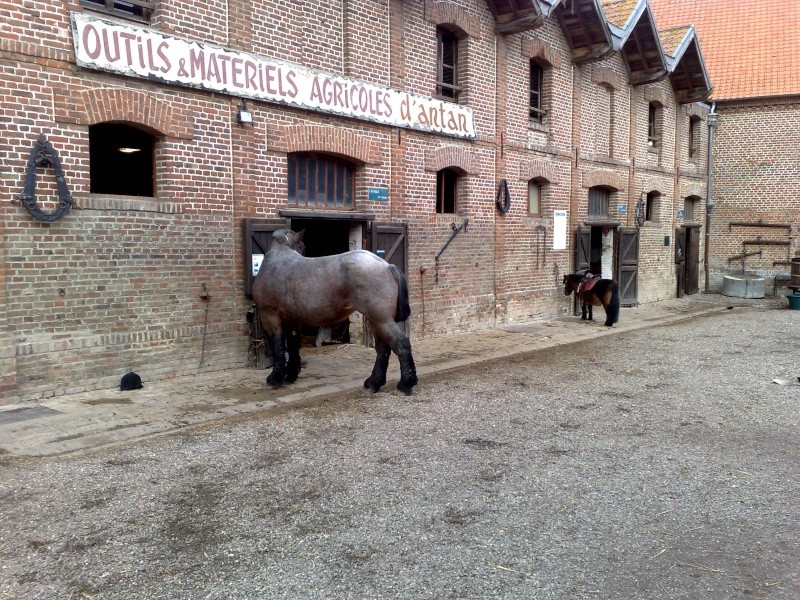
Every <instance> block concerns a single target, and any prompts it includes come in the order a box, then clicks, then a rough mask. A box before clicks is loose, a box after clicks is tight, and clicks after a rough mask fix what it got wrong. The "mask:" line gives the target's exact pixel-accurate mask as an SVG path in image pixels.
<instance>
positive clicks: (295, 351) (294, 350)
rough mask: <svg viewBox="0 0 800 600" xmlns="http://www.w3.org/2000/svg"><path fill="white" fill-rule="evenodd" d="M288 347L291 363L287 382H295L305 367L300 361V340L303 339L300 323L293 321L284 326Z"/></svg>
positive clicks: (288, 368) (288, 366)
mask: <svg viewBox="0 0 800 600" xmlns="http://www.w3.org/2000/svg"><path fill="white" fill-rule="evenodd" d="M284 335H285V337H286V348H287V349H288V351H289V363H288V364H287V366H286V382H287V383H294V382H295V381H297V377H298V376H299V375H300V370H301V369H302V368H303V366H302V363H301V361H300V342H301V340H302V336H301V330H300V325H299V324H296V323H293V324H291V325H287V326H286V327H285V328H284Z"/></svg>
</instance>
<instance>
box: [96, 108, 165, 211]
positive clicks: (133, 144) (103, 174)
mask: <svg viewBox="0 0 800 600" xmlns="http://www.w3.org/2000/svg"><path fill="white" fill-rule="evenodd" d="M154 148H155V139H154V138H153V136H152V135H150V134H149V133H147V132H145V131H142V130H141V129H137V128H136V127H132V126H131V125H126V124H124V123H98V124H97V125H92V126H90V127H89V178H90V184H89V191H90V192H91V193H92V194H119V195H123V196H150V197H152V196H155V195H156V194H155V176H154V173H155V167H154V162H153V156H154Z"/></svg>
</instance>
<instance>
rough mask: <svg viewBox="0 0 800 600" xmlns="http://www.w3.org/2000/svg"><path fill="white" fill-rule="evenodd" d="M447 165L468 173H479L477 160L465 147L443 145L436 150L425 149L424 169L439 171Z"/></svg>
mask: <svg viewBox="0 0 800 600" xmlns="http://www.w3.org/2000/svg"><path fill="white" fill-rule="evenodd" d="M449 167H458V168H459V169H461V170H462V171H464V172H465V173H467V174H468V175H480V169H479V168H478V161H477V160H476V159H475V157H474V156H473V155H472V152H470V151H469V150H468V149H466V148H462V147H460V146H444V147H442V148H437V149H436V150H426V151H425V170H426V171H441V170H442V169H447V168H449Z"/></svg>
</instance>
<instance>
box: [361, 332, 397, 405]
mask: <svg viewBox="0 0 800 600" xmlns="http://www.w3.org/2000/svg"><path fill="white" fill-rule="evenodd" d="M375 354H376V356H375V366H374V367H372V374H371V375H370V376H369V377H367V379H366V380H365V381H364V387H365V388H367V389H368V390H372V391H373V392H377V391H378V390H379V389H381V388H382V387H383V385H384V384H385V383H386V370H387V369H388V368H389V357H390V356H391V355H392V349H391V348H390V347H389V344H387V343H386V342H384V341H383V340H382V339H380V338H378V337H376V338H375Z"/></svg>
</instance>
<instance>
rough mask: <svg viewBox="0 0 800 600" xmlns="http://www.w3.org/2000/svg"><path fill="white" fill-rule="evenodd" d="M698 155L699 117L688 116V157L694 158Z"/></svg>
mask: <svg viewBox="0 0 800 600" xmlns="http://www.w3.org/2000/svg"><path fill="white" fill-rule="evenodd" d="M699 155H700V117H698V116H693V117H690V118H689V158H690V159H696V158H697V157H698V156H699Z"/></svg>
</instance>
